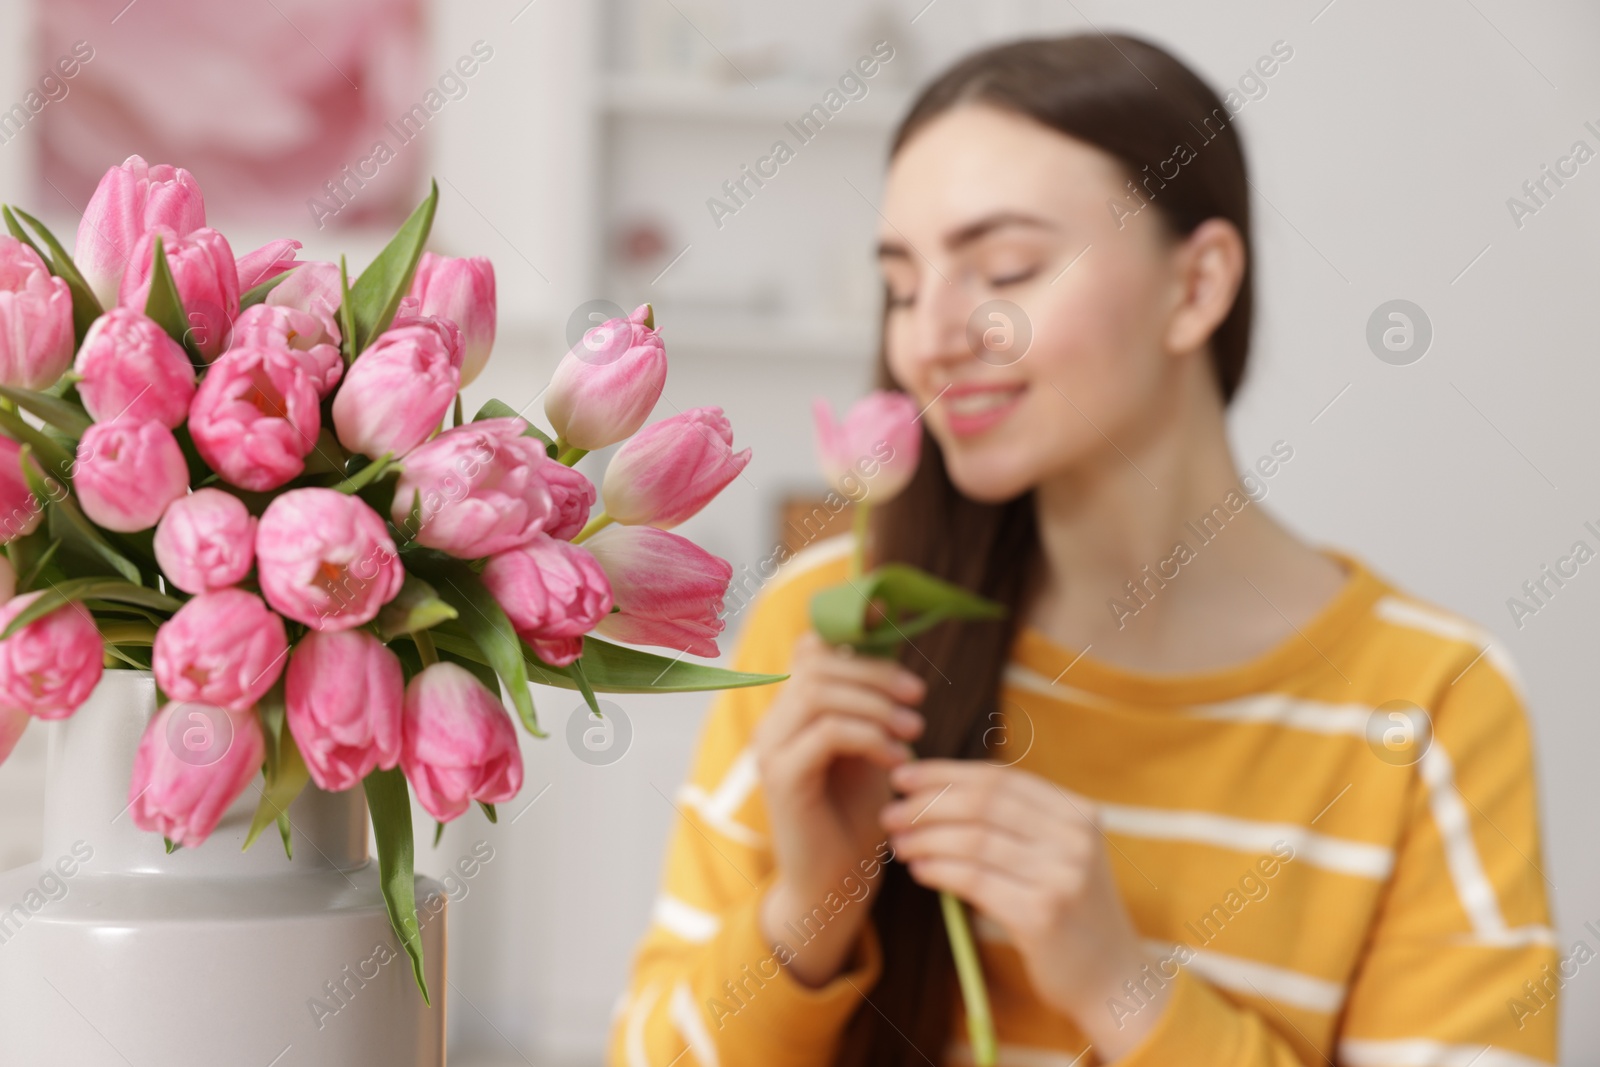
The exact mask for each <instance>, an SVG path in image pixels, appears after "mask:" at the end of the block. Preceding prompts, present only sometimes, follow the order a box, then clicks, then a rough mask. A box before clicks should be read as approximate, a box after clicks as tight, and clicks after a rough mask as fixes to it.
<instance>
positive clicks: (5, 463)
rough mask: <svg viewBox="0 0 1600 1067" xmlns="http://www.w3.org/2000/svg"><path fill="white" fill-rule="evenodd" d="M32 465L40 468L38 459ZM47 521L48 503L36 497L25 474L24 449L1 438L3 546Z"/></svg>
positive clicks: (0, 529) (0, 535) (0, 526)
mask: <svg viewBox="0 0 1600 1067" xmlns="http://www.w3.org/2000/svg"><path fill="white" fill-rule="evenodd" d="M29 462H31V463H32V464H33V466H34V469H35V470H37V469H38V467H39V464H38V462H37V461H36V460H30V461H29ZM43 518H44V502H43V501H42V500H39V499H37V498H36V497H35V496H34V495H33V490H32V489H30V488H28V480H27V478H26V477H24V475H23V473H22V446H21V445H19V444H18V443H17V442H15V441H13V440H12V439H11V438H9V437H0V544H5V543H6V542H8V541H14V540H16V539H17V538H19V537H22V536H24V535H25V534H31V533H33V531H35V530H37V529H38V528H39V522H40V521H41V520H42V519H43Z"/></svg>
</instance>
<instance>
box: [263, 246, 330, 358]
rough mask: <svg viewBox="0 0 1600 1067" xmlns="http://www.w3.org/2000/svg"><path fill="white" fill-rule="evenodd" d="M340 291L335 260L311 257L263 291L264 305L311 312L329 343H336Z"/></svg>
mask: <svg viewBox="0 0 1600 1067" xmlns="http://www.w3.org/2000/svg"><path fill="white" fill-rule="evenodd" d="M342 303H344V294H343V293H342V292H341V291H340V288H339V264H337V263H324V262H318V261H313V262H310V263H301V264H298V265H297V266H295V268H294V270H293V271H292V272H291V273H290V274H289V276H288V277H287V278H285V279H284V280H283V281H281V282H279V283H278V284H277V285H275V286H274V287H273V289H272V292H270V293H268V294H267V299H266V305H267V306H268V307H286V308H293V309H295V310H296V311H304V312H306V313H307V314H308V315H315V316H316V317H317V321H318V322H320V323H322V332H323V334H324V335H325V336H326V337H327V339H328V340H329V341H330V342H332V343H333V344H338V343H339V340H340V337H341V336H342V335H341V334H340V333H339V305H341V304H342Z"/></svg>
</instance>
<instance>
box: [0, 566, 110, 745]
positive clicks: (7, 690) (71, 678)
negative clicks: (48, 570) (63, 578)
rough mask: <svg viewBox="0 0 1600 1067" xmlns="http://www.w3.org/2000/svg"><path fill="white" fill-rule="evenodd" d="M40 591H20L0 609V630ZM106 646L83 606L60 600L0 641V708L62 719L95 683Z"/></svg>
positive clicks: (79, 702)
mask: <svg viewBox="0 0 1600 1067" xmlns="http://www.w3.org/2000/svg"><path fill="white" fill-rule="evenodd" d="M40 595H41V594H39V593H23V594H22V595H21V596H19V597H15V598H13V599H11V600H9V601H7V602H6V604H5V606H4V607H0V631H3V630H4V629H5V628H6V627H7V626H10V625H11V620H12V619H15V618H16V617H17V616H18V615H20V614H22V612H23V609H25V608H26V607H27V606H28V605H29V604H32V603H33V602H34V601H35V600H37V599H39V597H40ZM104 658H105V645H104V644H103V643H102V642H101V640H100V631H99V630H98V629H96V627H95V624H94V620H93V619H92V618H91V617H90V616H89V611H88V609H87V608H85V607H84V606H83V605H82V604H63V605H62V606H61V607H59V608H57V609H56V610H54V611H52V612H50V613H49V614H48V615H45V616H43V617H41V618H37V619H34V620H33V621H32V622H30V623H28V624H27V625H26V626H24V627H22V629H20V630H18V631H17V632H16V633H14V634H12V635H11V636H10V637H7V638H6V639H4V640H0V707H4V708H12V709H16V708H21V709H23V710H25V711H27V712H28V713H29V714H30V715H34V716H37V717H38V718H41V719H65V718H66V717H67V716H69V715H71V714H72V713H73V712H75V711H77V710H78V706H79V705H80V704H82V703H83V702H84V701H85V700H88V699H89V694H90V693H92V692H94V687H95V686H96V685H99V684H100V672H101V667H102V661H103V660H104Z"/></svg>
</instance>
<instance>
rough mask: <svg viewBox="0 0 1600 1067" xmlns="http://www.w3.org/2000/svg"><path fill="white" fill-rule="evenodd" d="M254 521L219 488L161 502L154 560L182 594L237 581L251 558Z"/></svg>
mask: <svg viewBox="0 0 1600 1067" xmlns="http://www.w3.org/2000/svg"><path fill="white" fill-rule="evenodd" d="M255 541H256V519H255V516H254V515H251V514H250V512H249V510H248V509H246V508H245V506H244V502H243V501H242V500H240V499H239V498H238V497H236V496H234V495H233V494H232V493H227V492H224V491H223V490H221V489H210V488H206V489H196V490H195V491H194V492H192V493H190V494H189V495H188V496H180V497H179V498H178V499H176V500H174V501H173V502H172V503H171V504H169V505H167V511H166V514H164V515H162V516H161V524H160V525H159V526H157V527H156V536H155V552H156V562H157V563H158V564H160V566H161V573H162V574H164V575H165V576H166V579H167V581H168V582H170V583H171V584H173V585H175V586H177V587H178V588H179V589H182V590H183V591H184V592H185V593H209V592H211V591H212V590H214V589H225V588H227V587H228V586H230V585H233V584H235V583H236V582H239V581H241V580H243V578H244V576H245V575H246V574H249V573H250V565H251V564H252V563H254V562H255Z"/></svg>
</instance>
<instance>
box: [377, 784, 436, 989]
mask: <svg viewBox="0 0 1600 1067" xmlns="http://www.w3.org/2000/svg"><path fill="white" fill-rule="evenodd" d="M362 785H363V786H364V787H365V789H366V791H367V807H368V808H369V809H371V811H372V830H373V835H374V836H375V837H376V838H377V841H378V880H379V882H380V884H381V885H382V887H383V902H384V904H385V906H387V908H388V909H389V925H390V926H392V927H394V932H395V934H396V935H397V936H398V937H399V938H400V944H401V945H403V946H404V947H405V950H406V955H408V956H410V957H411V970H412V973H413V974H415V975H416V979H417V988H418V989H420V990H422V999H423V1001H424V1002H425V1003H427V1004H430V1005H431V1004H432V1003H433V1001H432V1000H430V999H429V997H428V980H427V978H426V976H424V974H423V973H422V930H421V928H420V927H419V926H418V925H417V883H416V878H415V876H414V874H413V873H412V872H413V870H414V868H415V864H416V842H415V841H414V840H413V838H412V836H411V792H410V790H409V789H407V788H406V776H405V775H404V774H403V773H402V772H401V770H400V768H398V767H393V768H390V769H389V770H387V771H373V772H372V773H371V774H369V775H367V776H366V778H365V779H363V780H362Z"/></svg>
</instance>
